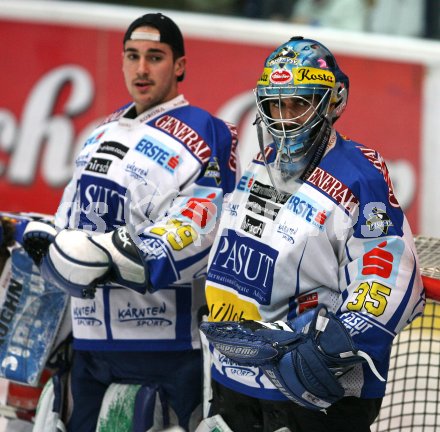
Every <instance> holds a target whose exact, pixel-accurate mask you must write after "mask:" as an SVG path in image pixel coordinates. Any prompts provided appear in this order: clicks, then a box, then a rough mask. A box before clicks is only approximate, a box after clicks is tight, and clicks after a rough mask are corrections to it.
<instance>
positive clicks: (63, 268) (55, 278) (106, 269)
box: [28, 227, 148, 299]
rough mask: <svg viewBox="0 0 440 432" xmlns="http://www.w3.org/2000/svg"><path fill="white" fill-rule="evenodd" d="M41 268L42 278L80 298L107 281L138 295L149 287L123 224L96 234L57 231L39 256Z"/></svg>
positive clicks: (133, 245) (146, 274)
mask: <svg viewBox="0 0 440 432" xmlns="http://www.w3.org/2000/svg"><path fill="white" fill-rule="evenodd" d="M28 235H29V236H30V234H28ZM34 236H35V237H38V233H35V232H34ZM40 271H41V274H42V276H43V277H44V279H46V280H47V281H49V282H51V283H53V284H55V285H57V286H58V287H59V288H61V289H63V290H64V291H66V292H68V293H69V294H70V295H72V296H73V297H79V298H89V299H91V298H94V295H95V291H96V286H97V285H99V284H103V283H109V282H115V283H117V284H120V285H122V286H124V287H127V288H130V289H133V290H135V291H137V292H139V293H141V294H144V293H145V292H146V290H147V287H148V273H147V270H146V268H145V267H144V265H143V261H142V258H141V255H140V251H139V250H138V248H137V247H136V245H135V244H134V242H133V241H132V239H131V237H130V235H129V233H128V230H127V229H126V228H125V227H122V228H118V229H117V230H115V231H112V232H109V233H106V234H98V235H95V236H90V235H88V234H87V233H86V232H84V231H80V230H67V229H66V230H62V231H60V233H59V234H58V235H56V236H54V238H53V239H52V242H51V244H50V246H49V248H48V251H47V253H46V254H45V256H44V258H43V259H42V261H41V266H40Z"/></svg>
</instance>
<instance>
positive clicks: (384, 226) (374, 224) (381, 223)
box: [367, 207, 393, 234]
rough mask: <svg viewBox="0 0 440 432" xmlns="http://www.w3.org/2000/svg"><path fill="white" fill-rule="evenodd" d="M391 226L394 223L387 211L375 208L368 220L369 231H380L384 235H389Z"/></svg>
mask: <svg viewBox="0 0 440 432" xmlns="http://www.w3.org/2000/svg"><path fill="white" fill-rule="evenodd" d="M390 226H393V222H392V221H391V219H390V217H389V216H388V215H387V214H386V212H385V210H382V209H379V208H377V207H373V209H372V210H371V213H370V214H369V217H368V219H367V227H368V229H369V230H370V231H375V230H380V231H382V233H383V234H387V233H388V228H389V227H390Z"/></svg>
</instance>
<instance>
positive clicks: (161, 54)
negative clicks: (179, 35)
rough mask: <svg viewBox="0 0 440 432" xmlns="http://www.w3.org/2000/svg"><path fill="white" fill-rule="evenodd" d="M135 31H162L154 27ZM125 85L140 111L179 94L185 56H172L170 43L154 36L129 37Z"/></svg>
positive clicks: (126, 51)
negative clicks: (133, 38) (142, 37)
mask: <svg viewBox="0 0 440 432" xmlns="http://www.w3.org/2000/svg"><path fill="white" fill-rule="evenodd" d="M135 31H136V32H141V31H142V32H146V33H153V34H159V30H157V29H155V28H153V27H140V28H137V29H136V30H135ZM122 56H123V57H122V71H123V73H124V79H125V85H126V86H127V89H128V92H129V93H130V95H131V96H132V98H133V101H134V103H135V105H136V111H137V113H138V114H140V113H142V112H144V111H146V110H148V109H149V108H151V107H153V106H155V105H157V104H160V103H162V102H166V101H169V100H170V99H173V98H174V97H176V96H177V95H178V89H177V77H178V76H180V75H182V73H183V72H184V70H185V63H186V59H185V57H180V58H178V59H176V60H174V59H173V51H172V49H171V47H170V46H169V45H168V44H165V43H161V42H156V41H151V40H128V41H127V42H125V47H124V52H123V55H122Z"/></svg>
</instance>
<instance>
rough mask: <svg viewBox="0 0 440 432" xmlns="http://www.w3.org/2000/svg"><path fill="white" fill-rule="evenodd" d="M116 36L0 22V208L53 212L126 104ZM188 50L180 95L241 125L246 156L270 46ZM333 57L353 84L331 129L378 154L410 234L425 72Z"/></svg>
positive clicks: (205, 44)
mask: <svg viewBox="0 0 440 432" xmlns="http://www.w3.org/2000/svg"><path fill="white" fill-rule="evenodd" d="M122 35H123V34H122V31H116V30H107V29H102V28H101V29H97V28H94V27H84V26H82V27H76V26H73V25H54V24H43V23H24V22H18V21H8V20H4V19H0V40H2V56H0V70H1V80H0V94H1V99H0V210H8V211H36V212H44V213H53V212H54V211H55V210H56V208H57V203H58V200H59V199H60V197H61V193H62V189H63V187H64V186H65V184H66V182H67V181H68V180H69V177H70V174H71V172H72V166H73V158H74V155H75V154H76V151H77V149H78V147H79V146H80V145H81V144H82V142H83V141H84V140H85V137H86V135H87V133H88V132H90V129H91V128H92V127H93V126H94V125H96V123H97V122H98V121H99V120H100V119H102V118H103V117H104V116H106V115H107V114H109V113H110V112H112V111H113V110H114V109H116V108H117V107H119V106H121V105H122V104H124V103H125V102H127V101H128V100H129V99H128V94H127V93H126V91H125V87H124V83H123V78H122V72H121V52H122ZM281 42H284V41H283V40H280V43H281ZM329 48H332V47H331V46H330V47H329ZM186 50H187V56H188V69H187V73H186V79H185V81H184V82H183V83H182V85H181V90H182V93H184V94H185V96H186V97H187V99H189V101H190V102H191V103H193V104H195V105H199V106H201V107H203V108H205V109H208V110H210V111H211V112H213V113H222V114H225V113H226V114H227V117H228V118H227V120H233V121H235V122H236V123H237V125H238V126H239V134H240V135H239V136H240V137H241V138H243V139H242V143H241V144H242V145H245V146H246V147H247V148H246V151H245V152H244V153H246V154H251V153H254V150H255V152H256V151H257V144H256V142H254V141H255V140H253V139H252V136H253V135H252V131H251V129H252V128H253V126H252V124H251V123H252V116H251V115H250V113H252V111H253V110H254V104H253V101H252V96H251V90H252V88H253V87H254V86H255V83H256V80H257V78H258V77H259V75H260V73H261V72H262V65H263V62H264V59H265V57H266V56H267V55H268V54H269V53H270V51H271V47H268V46H267V45H265V46H262V45H258V44H250V43H244V42H236V43H235V42H228V41H224V40H223V41H222V40H216V39H213V38H211V39H202V38H195V37H187V38H186ZM336 54H337V53H336ZM337 57H338V60H339V63H340V66H341V68H342V69H343V70H344V71H345V72H346V73H347V74H348V75H349V77H350V83H351V86H350V87H351V89H350V97H349V104H348V108H347V110H346V112H345V114H344V116H343V117H342V118H341V120H339V122H338V123H337V126H338V130H339V131H340V132H342V133H343V134H345V135H348V136H350V137H351V138H353V139H354V140H356V141H358V142H361V143H363V144H365V145H366V146H368V147H372V148H375V149H377V150H379V151H380V152H381V153H382V155H383V156H384V157H385V159H386V160H387V163H388V164H389V167H390V171H391V177H392V179H393V182H394V183H395V187H396V193H397V196H398V198H399V199H400V200H401V204H402V206H403V207H404V208H405V209H406V212H407V215H408V218H409V220H410V223H411V225H412V227H413V231H415V232H417V229H418V224H419V220H418V207H419V205H420V203H419V202H418V197H417V196H416V194H415V192H414V191H415V190H417V187H418V182H419V181H420V158H421V156H420V152H421V142H420V135H421V134H420V128H421V104H422V101H421V83H422V77H423V73H424V68H423V66H421V65H417V64H412V63H403V62H402V63H400V62H395V61H394V62H389V61H385V60H377V59H368V58H365V57H355V56H348V55H344V56H342V55H339V56H337ZM246 95H247V96H248V97H245V96H246ZM239 96H243V97H242V98H240V97H239ZM228 107H230V109H228ZM223 117H224V115H223ZM249 137H251V138H249ZM252 146H254V147H253V148H252ZM400 197H402V198H400Z"/></svg>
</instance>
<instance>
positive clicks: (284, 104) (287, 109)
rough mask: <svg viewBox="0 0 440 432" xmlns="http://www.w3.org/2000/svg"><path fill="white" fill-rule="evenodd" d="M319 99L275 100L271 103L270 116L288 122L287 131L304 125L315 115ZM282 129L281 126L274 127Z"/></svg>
mask: <svg viewBox="0 0 440 432" xmlns="http://www.w3.org/2000/svg"><path fill="white" fill-rule="evenodd" d="M318 99H319V98H318V97H316V96H315V97H313V96H294V97H290V98H287V97H285V98H274V99H271V100H270V101H269V111H270V116H271V117H272V118H273V119H280V120H287V121H289V122H286V123H284V127H285V129H291V128H296V127H297V126H298V125H303V124H304V123H305V122H306V121H307V120H309V119H310V117H311V116H312V115H313V114H314V112H315V108H316V107H317V106H318V104H319V100H318ZM274 126H275V127H276V128H279V129H281V128H282V127H281V125H280V124H278V125H277V124H275V125H274Z"/></svg>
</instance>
